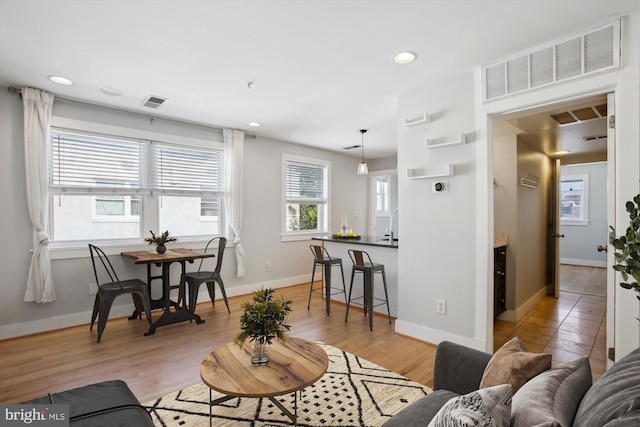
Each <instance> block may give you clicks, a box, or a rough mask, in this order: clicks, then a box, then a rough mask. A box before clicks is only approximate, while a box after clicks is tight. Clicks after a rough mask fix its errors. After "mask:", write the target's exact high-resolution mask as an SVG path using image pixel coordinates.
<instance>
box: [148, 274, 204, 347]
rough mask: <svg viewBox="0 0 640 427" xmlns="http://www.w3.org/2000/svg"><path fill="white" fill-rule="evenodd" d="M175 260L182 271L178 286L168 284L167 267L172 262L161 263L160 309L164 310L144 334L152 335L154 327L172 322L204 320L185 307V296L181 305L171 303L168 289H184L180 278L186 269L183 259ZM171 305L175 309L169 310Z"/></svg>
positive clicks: (201, 321)
mask: <svg viewBox="0 0 640 427" xmlns="http://www.w3.org/2000/svg"><path fill="white" fill-rule="evenodd" d="M176 262H180V264H181V267H182V271H181V275H180V281H181V283H180V284H179V285H178V286H173V287H172V286H171V285H170V283H169V279H170V277H169V271H170V268H169V267H170V266H171V264H172V263H171V262H165V263H163V264H162V293H163V295H162V296H163V301H164V307H163V308H162V309H163V310H164V312H163V313H162V315H161V316H160V318H159V319H158V320H156V321H155V322H154V323H152V324H151V326H150V327H149V330H148V331H147V332H145V336H148V335H153V334H154V333H155V331H156V328H158V327H159V326H165V325H171V324H173V323H179V322H184V321H187V320H195V321H196V323H198V324H200V323H204V320H202V319H201V318H200V316H198V315H197V314H195V313H191V312H190V311H189V309H188V307H187V300H186V298H183V301H182V304H181V305H176V304H172V301H171V298H170V291H171V289H173V288H182V289H183V290H184V282H183V281H182V278H183V277H184V273H185V270H186V267H185V261H176ZM172 305H173V306H174V307H175V311H171V306H172Z"/></svg>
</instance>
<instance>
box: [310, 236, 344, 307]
mask: <svg viewBox="0 0 640 427" xmlns="http://www.w3.org/2000/svg"><path fill="white" fill-rule="evenodd" d="M309 249H311V253H312V254H313V269H312V270H311V284H310V286H309V302H308V303H307V310H309V308H310V307H311V294H312V293H314V292H315V293H319V294H322V293H323V287H322V286H320V289H319V290H314V289H313V283H314V280H315V275H316V267H317V266H318V265H320V266H321V267H322V268H323V275H324V295H325V298H328V301H327V304H326V310H327V316H328V315H329V310H330V306H331V304H330V300H331V296H332V295H335V294H344V296H345V298H346V297H347V288H346V286H345V282H344V270H343V268H342V258H334V257H332V256H331V255H329V252H327V249H326V248H325V247H324V246H319V245H309ZM333 266H339V267H340V273H341V274H342V290H340V288H336V290H335V292H334V288H333V287H332V286H331V268H332V267H333Z"/></svg>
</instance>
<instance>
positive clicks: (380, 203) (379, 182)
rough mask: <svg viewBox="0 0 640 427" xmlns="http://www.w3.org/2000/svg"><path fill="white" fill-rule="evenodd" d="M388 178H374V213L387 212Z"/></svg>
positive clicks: (386, 176)
mask: <svg viewBox="0 0 640 427" xmlns="http://www.w3.org/2000/svg"><path fill="white" fill-rule="evenodd" d="M390 178H391V177H390V176H388V175H385V176H377V177H376V212H389V180H390Z"/></svg>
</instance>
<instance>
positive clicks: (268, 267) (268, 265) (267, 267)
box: [264, 262, 271, 271]
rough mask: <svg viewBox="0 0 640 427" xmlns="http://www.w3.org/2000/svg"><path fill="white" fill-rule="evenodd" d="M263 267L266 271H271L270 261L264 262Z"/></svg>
mask: <svg viewBox="0 0 640 427" xmlns="http://www.w3.org/2000/svg"><path fill="white" fill-rule="evenodd" d="M264 268H265V270H267V271H271V263H270V262H268V263H266V264H265V265H264Z"/></svg>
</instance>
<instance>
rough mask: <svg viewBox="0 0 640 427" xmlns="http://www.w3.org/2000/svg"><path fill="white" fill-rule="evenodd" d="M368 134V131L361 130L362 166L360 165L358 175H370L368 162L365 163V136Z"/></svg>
mask: <svg viewBox="0 0 640 427" xmlns="http://www.w3.org/2000/svg"><path fill="white" fill-rule="evenodd" d="M365 132H367V130H366V129H360V133H361V134H362V145H361V147H362V156H361V158H360V164H359V165H358V175H367V174H368V173H369V168H367V162H365V161H364V134H365Z"/></svg>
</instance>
